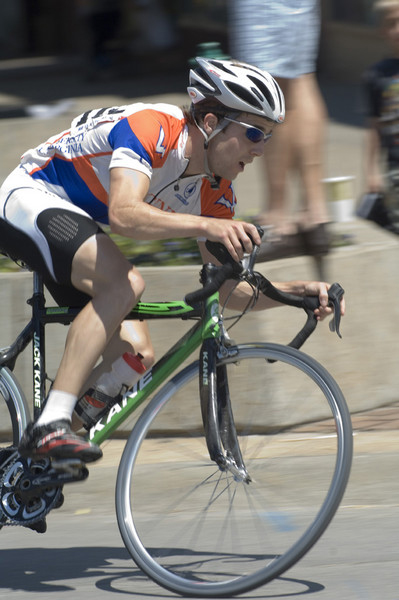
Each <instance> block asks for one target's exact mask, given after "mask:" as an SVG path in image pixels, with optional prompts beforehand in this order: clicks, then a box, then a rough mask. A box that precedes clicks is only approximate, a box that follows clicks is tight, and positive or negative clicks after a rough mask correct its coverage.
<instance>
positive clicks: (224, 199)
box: [201, 179, 237, 219]
mask: <svg viewBox="0 0 399 600" xmlns="http://www.w3.org/2000/svg"><path fill="white" fill-rule="evenodd" d="M236 204H237V200H236V195H235V192H234V188H233V184H232V182H231V181H227V180H226V179H222V180H221V182H220V187H219V189H217V190H214V189H212V187H211V184H210V182H209V180H208V179H204V180H203V182H202V186H201V215H202V216H203V217H216V218H218V219H232V218H233V217H234V214H235V207H236Z"/></svg>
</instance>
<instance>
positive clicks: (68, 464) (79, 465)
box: [51, 458, 88, 474]
mask: <svg viewBox="0 0 399 600" xmlns="http://www.w3.org/2000/svg"><path fill="white" fill-rule="evenodd" d="M51 466H52V468H53V469H54V471H56V472H57V473H70V474H77V473H84V472H85V471H87V474H88V470H87V467H86V465H85V463H84V462H82V461H81V460H80V459H78V458H61V459H56V460H55V459H53V460H52V461H51Z"/></svg>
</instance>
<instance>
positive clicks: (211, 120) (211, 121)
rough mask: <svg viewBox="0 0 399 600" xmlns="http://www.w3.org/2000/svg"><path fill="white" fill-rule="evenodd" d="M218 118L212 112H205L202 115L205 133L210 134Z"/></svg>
mask: <svg viewBox="0 0 399 600" xmlns="http://www.w3.org/2000/svg"><path fill="white" fill-rule="evenodd" d="M217 124H218V118H217V116H216V115H214V114H213V113H207V114H206V115H205V117H204V121H203V128H204V131H205V133H206V134H207V135H211V134H212V133H213V131H214V130H215V129H216V126H217Z"/></svg>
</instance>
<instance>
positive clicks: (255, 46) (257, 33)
mask: <svg viewBox="0 0 399 600" xmlns="http://www.w3.org/2000/svg"><path fill="white" fill-rule="evenodd" d="M229 32H230V52H231V55H232V56H233V57H234V58H237V59H238V60H243V61H245V62H248V63H251V64H255V65H256V66H258V67H260V68H261V69H264V70H266V71H268V72H270V73H271V75H273V77H275V78H276V79H277V81H278V83H279V84H280V86H281V88H282V90H283V93H284V95H285V99H286V108H287V116H286V120H285V123H284V124H283V125H282V126H281V127H279V130H278V131H276V132H275V133H274V134H273V139H272V141H271V142H270V144H268V145H267V146H266V147H265V153H264V173H265V194H264V206H263V209H262V212H261V214H259V215H258V216H257V221H258V222H259V223H260V224H262V225H268V226H270V227H271V228H272V237H271V236H270V235H269V238H268V239H269V240H272V241H273V244H268V247H267V251H266V254H265V253H263V254H264V256H263V258H264V260H267V259H273V258H282V257H288V256H295V255H299V254H309V255H312V256H315V257H322V256H324V255H326V254H327V253H328V251H329V234H328V229H327V227H326V224H327V222H328V220H329V218H328V211H327V202H326V197H325V190H324V185H323V182H322V180H323V146H324V132H325V125H326V121H327V111H326V106H325V103H324V100H323V97H322V95H321V93H320V90H319V86H318V82H317V78H316V62H317V55H318V47H319V34H320V5H319V0H301V2H298V1H297V0H231V1H230V2H229ZM293 174H297V175H299V178H300V181H299V182H296V181H295V180H294V179H293V178H292V175H293ZM290 186H295V187H294V188H293V187H292V188H291V189H295V192H296V193H295V196H296V198H295V201H296V205H297V206H296V207H295V208H294V207H293V206H292V204H293V201H292V200H293V198H292V196H293V194H290Z"/></svg>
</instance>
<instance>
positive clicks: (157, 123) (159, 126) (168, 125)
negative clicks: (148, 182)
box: [127, 109, 182, 169]
mask: <svg viewBox="0 0 399 600" xmlns="http://www.w3.org/2000/svg"><path fill="white" fill-rule="evenodd" d="M127 120H128V122H129V126H130V128H131V129H132V131H133V132H134V134H135V135H136V136H137V138H138V139H139V140H140V142H141V143H142V145H143V146H144V148H145V149H146V151H147V152H148V154H149V156H150V157H151V160H152V167H153V168H154V169H159V168H160V167H162V165H163V164H164V162H165V160H166V158H167V156H168V154H169V152H170V151H171V150H175V149H176V148H177V144H178V140H179V136H180V134H181V127H182V120H180V119H176V117H173V116H171V115H168V114H166V113H162V112H159V111H155V110H151V109H145V110H141V111H139V112H136V113H134V114H132V115H130V116H129V117H128V119H127ZM165 140H166V142H165Z"/></svg>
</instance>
